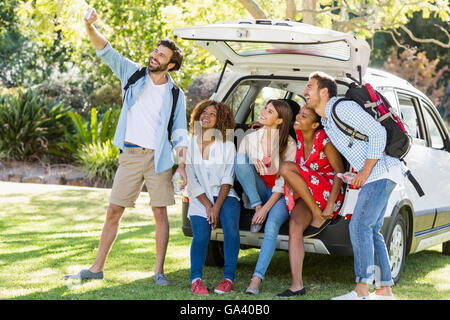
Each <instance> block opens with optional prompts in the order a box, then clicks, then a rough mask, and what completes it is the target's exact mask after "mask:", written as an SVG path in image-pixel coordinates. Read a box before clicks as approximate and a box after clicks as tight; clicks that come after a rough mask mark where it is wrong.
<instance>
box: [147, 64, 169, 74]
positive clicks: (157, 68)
mask: <svg viewBox="0 0 450 320" xmlns="http://www.w3.org/2000/svg"><path fill="white" fill-rule="evenodd" d="M168 65H169V63H166V64H159V65H157V66H152V65H151V64H150V62H149V63H148V70H149V71H150V72H163V71H167V66H168Z"/></svg>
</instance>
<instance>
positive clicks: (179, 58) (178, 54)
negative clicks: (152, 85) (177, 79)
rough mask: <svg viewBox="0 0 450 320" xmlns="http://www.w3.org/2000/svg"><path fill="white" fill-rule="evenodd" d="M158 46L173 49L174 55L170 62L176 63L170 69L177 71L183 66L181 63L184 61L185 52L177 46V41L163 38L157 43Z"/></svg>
mask: <svg viewBox="0 0 450 320" xmlns="http://www.w3.org/2000/svg"><path fill="white" fill-rule="evenodd" d="M156 46H157V47H159V46H164V47H167V48H169V49H170V50H172V57H171V58H170V61H169V63H174V64H175V66H174V67H173V68H172V69H170V70H169V71H177V70H179V69H180V67H181V63H182V62H183V52H182V51H181V49H180V48H179V47H178V46H177V44H176V43H175V41H173V40H170V39H162V40H159V42H158V43H157V44H156Z"/></svg>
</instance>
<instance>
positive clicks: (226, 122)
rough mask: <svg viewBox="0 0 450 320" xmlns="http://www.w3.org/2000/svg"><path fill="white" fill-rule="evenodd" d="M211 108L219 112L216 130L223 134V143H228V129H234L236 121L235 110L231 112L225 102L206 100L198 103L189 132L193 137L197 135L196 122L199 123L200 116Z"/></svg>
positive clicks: (193, 112) (192, 115)
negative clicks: (195, 130)
mask: <svg viewBox="0 0 450 320" xmlns="http://www.w3.org/2000/svg"><path fill="white" fill-rule="evenodd" d="M209 106H213V107H215V108H216V110H217V116H216V124H215V125H214V129H217V130H219V131H220V132H221V134H222V138H223V142H226V141H227V129H234V128H235V126H236V123H235V121H234V116H233V110H231V108H230V107H229V106H228V105H227V104H225V103H223V102H217V101H214V100H208V99H206V100H202V101H200V102H199V103H197V105H196V106H195V108H194V110H193V111H192V114H191V121H190V124H189V132H190V133H191V134H192V135H194V134H195V133H194V129H195V121H198V120H199V119H200V115H201V114H202V112H203V111H204V110H205V109H206V108H207V107H209Z"/></svg>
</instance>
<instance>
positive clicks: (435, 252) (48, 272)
mask: <svg viewBox="0 0 450 320" xmlns="http://www.w3.org/2000/svg"><path fill="white" fill-rule="evenodd" d="M109 193H110V190H109V189H94V188H81V187H68V186H57V185H38V184H19V183H10V182H0V195H1V196H0V198H1V201H0V299H186V300H190V299H195V300H202V299H231V300H244V299H255V298H256V299H269V300H270V299H274V296H275V295H276V294H277V293H279V292H281V291H283V290H284V289H286V288H287V287H288V286H289V284H290V268H289V258H288V254H287V252H284V251H277V252H276V253H275V255H274V257H273V259H272V262H271V264H270V266H269V269H268V271H267V274H266V279H265V281H264V282H263V284H262V286H261V294H260V295H259V296H257V297H255V296H249V295H246V294H245V293H244V291H245V289H246V288H247V286H248V283H249V280H250V278H251V274H252V272H253V268H254V266H255V264H256V261H257V259H258V253H259V250H257V249H251V250H241V251H240V254H239V261H238V267H237V271H236V280H235V285H234V292H233V293H230V294H229V295H223V296H220V295H217V294H214V293H213V292H212V291H213V289H214V287H215V286H216V285H217V284H218V283H219V282H220V280H221V279H222V269H221V268H214V267H205V268H204V276H203V278H204V282H205V284H206V286H207V287H208V288H209V289H210V291H211V293H210V295H209V296H208V297H197V296H193V295H192V294H191V292H190V283H189V267H190V263H189V247H190V242H191V238H187V237H185V236H184V235H183V233H182V231H181V213H180V212H181V199H180V198H177V205H175V206H172V207H169V221H170V240H169V248H168V252H167V257H166V264H165V273H166V275H167V277H168V278H169V280H170V281H171V285H170V286H167V287H159V286H156V285H154V282H153V276H154V273H153V270H154V262H155V241H154V231H155V224H154V220H153V216H152V213H151V210H150V207H149V205H148V203H149V198H148V195H147V194H146V193H141V195H140V197H139V199H138V201H137V204H136V208H133V209H127V210H126V212H125V214H124V217H123V219H122V222H121V227H120V232H119V235H118V237H117V240H116V242H115V244H114V246H113V248H112V250H111V252H110V255H109V258H108V261H107V263H106V268H105V279H104V280H103V281H100V280H93V281H86V282H81V283H80V282H77V281H66V280H64V279H63V276H64V275H65V274H71V273H75V272H78V271H79V270H80V269H81V268H85V267H88V266H90V264H91V263H92V262H93V260H94V259H95V256H96V252H97V246H98V241H99V238H100V233H101V229H102V227H103V222H104V216H105V212H106V208H107V205H108V197H109ZM353 281H354V275H353V258H352V257H338V256H325V255H319V254H308V253H307V255H306V258H305V270H304V283H305V287H306V290H307V295H306V296H303V297H296V299H299V300H302V299H303V300H306V299H330V298H331V297H334V296H336V295H340V294H344V293H347V292H348V291H350V290H351V289H353V287H354V283H353ZM394 293H395V294H396V297H397V299H439V300H441V299H449V298H450V257H449V256H445V255H443V254H442V253H441V246H437V247H434V248H431V249H430V250H427V251H424V252H420V253H417V254H414V255H410V256H408V257H407V259H406V266H405V269H404V272H403V275H402V278H401V280H400V282H399V283H398V284H397V285H396V286H395V287H394ZM275 299H276V298H275Z"/></svg>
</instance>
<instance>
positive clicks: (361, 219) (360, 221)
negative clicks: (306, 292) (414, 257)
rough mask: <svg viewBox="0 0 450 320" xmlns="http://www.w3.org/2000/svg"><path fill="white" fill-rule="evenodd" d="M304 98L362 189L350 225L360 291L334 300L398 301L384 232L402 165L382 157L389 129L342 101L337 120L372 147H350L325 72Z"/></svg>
mask: <svg viewBox="0 0 450 320" xmlns="http://www.w3.org/2000/svg"><path fill="white" fill-rule="evenodd" d="M304 95H305V99H306V106H307V107H309V108H312V109H314V110H315V111H316V113H317V114H318V115H319V116H321V117H322V124H323V126H324V130H325V132H326V133H327V135H328V137H329V138H330V140H331V142H332V143H333V145H334V146H335V147H336V149H337V150H338V151H339V152H340V153H341V154H342V155H343V156H344V157H345V158H346V159H347V161H348V162H349V163H350V165H351V166H352V167H353V168H354V169H355V170H357V171H358V174H357V175H356V176H355V178H354V179H353V181H352V184H353V185H354V186H355V187H358V188H361V189H360V191H359V194H358V200H357V202H356V205H355V209H354V211H353V215H352V219H351V221H350V225H349V231H350V239H351V242H352V247H353V254H354V269H355V275H356V287H355V289H354V290H353V291H351V292H350V293H348V294H345V295H343V296H339V297H336V298H334V299H336V300H363V299H369V298H370V299H389V300H391V299H394V297H393V295H392V290H391V286H392V285H393V284H394V283H393V281H392V276H391V269H390V264H389V257H388V254H387V249H386V244H385V242H384V239H383V236H382V235H381V233H380V229H381V226H382V222H383V217H384V213H385V211H386V206H387V202H388V200H389V196H390V194H391V192H392V191H393V189H394V187H395V185H396V183H400V182H401V180H402V178H403V176H402V174H403V171H404V170H403V168H402V164H401V162H400V160H399V159H397V158H393V157H390V156H387V155H386V154H385V153H384V149H385V145H386V129H385V128H384V127H383V126H382V125H381V124H380V123H378V122H377V121H376V120H375V119H374V118H372V117H371V116H370V115H369V114H368V113H367V112H366V111H364V110H362V108H361V107H360V106H359V104H358V103H357V102H354V101H342V102H340V103H338V104H337V105H336V109H335V111H336V113H337V115H338V117H339V119H341V120H342V122H344V123H346V124H347V125H349V126H351V127H353V128H355V130H357V131H358V132H360V133H362V134H364V135H366V136H367V137H368V141H363V140H356V139H355V140H352V143H350V142H351V139H352V137H350V136H347V135H346V134H344V133H343V132H342V131H341V130H340V129H339V128H338V126H337V125H336V123H335V122H334V121H333V118H332V117H331V107H332V106H333V104H334V103H335V102H336V95H337V85H336V82H335V80H334V79H333V78H332V77H330V76H329V75H327V74H325V73H322V72H315V73H312V74H311V75H310V77H309V81H308V84H307V86H306V88H305V91H304ZM374 281H375V283H376V286H377V290H376V292H375V293H373V294H369V288H368V286H369V285H371V284H372V283H373V282H374Z"/></svg>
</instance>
